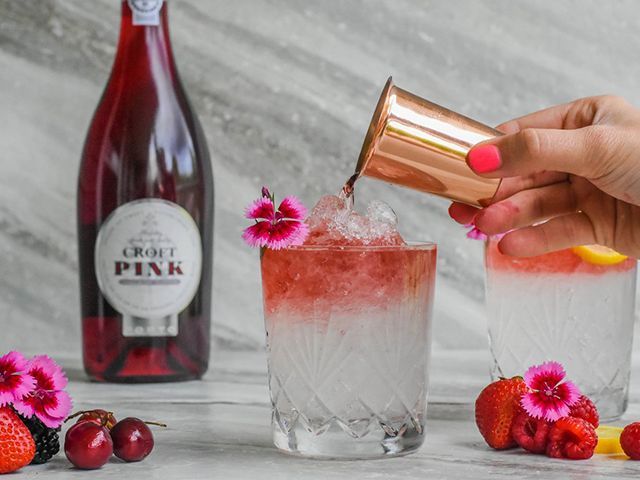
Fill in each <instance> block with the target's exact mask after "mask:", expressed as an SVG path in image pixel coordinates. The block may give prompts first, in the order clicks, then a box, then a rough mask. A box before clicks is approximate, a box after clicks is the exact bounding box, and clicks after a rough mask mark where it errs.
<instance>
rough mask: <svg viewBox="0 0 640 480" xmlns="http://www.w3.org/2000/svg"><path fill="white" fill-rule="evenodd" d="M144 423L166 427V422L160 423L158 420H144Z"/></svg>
mask: <svg viewBox="0 0 640 480" xmlns="http://www.w3.org/2000/svg"><path fill="white" fill-rule="evenodd" d="M144 423H146V424H147V425H155V426H156V427H164V428H167V424H166V423H160V422H147V421H146V420H144Z"/></svg>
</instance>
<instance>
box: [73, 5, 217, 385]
mask: <svg viewBox="0 0 640 480" xmlns="http://www.w3.org/2000/svg"><path fill="white" fill-rule="evenodd" d="M212 235H213V177H212V172H211V164H210V160H209V153H208V150H207V145H206V140H205V137H204V134H203V132H202V128H201V126H200V123H199V122H198V119H197V118H196V116H195V114H194V112H193V110H192V108H191V106H190V104H189V101H188V99H187V96H186V94H185V91H184V89H183V87H182V84H181V82H180V78H179V76H178V71H177V69H176V65H175V62H174V58H173V53H172V50H171V43H170V40H169V28H168V22H167V2H166V1H163V0H144V1H142V0H128V1H123V2H122V23H121V27H120V40H119V44H118V51H117V53H116V58H115V62H114V65H113V69H112V72H111V76H110V78H109V82H108V84H107V86H106V89H105V91H104V94H103V96H102V99H101V100H100V103H99V104H98V107H97V109H96V112H95V115H94V117H93V121H92V122H91V125H90V127H89V132H88V134H87V139H86V143H85V146H84V151H83V154H82V162H81V165H80V175H79V181H78V241H79V260H80V294H81V309H82V338H83V357H84V366H85V369H86V371H87V373H88V374H89V376H90V377H92V378H93V379H96V380H104V381H115V382H153V381H177V380H187V379H193V378H199V377H201V376H202V374H203V373H204V372H205V371H206V369H207V365H208V360H209V330H210V320H211V318H210V317H211V268H212V258H211V257H212V242H213V237H212Z"/></svg>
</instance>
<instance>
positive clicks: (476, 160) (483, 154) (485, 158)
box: [467, 145, 502, 173]
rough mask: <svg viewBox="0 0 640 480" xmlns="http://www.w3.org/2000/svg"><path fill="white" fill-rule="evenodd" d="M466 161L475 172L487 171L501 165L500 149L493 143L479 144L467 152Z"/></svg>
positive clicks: (491, 170)
mask: <svg viewBox="0 0 640 480" xmlns="http://www.w3.org/2000/svg"><path fill="white" fill-rule="evenodd" d="M467 161H468V163H469V166H470V167H471V170H473V171H474V172H476V173H489V172H493V171H495V170H497V169H498V168H500V166H501V165H502V160H500V150H498V147H496V146H495V145H479V146H477V147H474V148H472V149H471V150H470V151H469V153H468V154H467Z"/></svg>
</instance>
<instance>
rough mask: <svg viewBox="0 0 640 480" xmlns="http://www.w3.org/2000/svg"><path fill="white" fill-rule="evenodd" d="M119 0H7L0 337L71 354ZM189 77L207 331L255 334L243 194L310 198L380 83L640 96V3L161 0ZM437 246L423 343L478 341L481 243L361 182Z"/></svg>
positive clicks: (253, 267) (477, 344)
mask: <svg viewBox="0 0 640 480" xmlns="http://www.w3.org/2000/svg"><path fill="white" fill-rule="evenodd" d="M119 6H120V1H119V0H91V1H87V0H0V106H1V108H0V258H1V259H2V261H1V262H0V322H2V325H3V326H5V325H6V326H8V327H9V334H3V335H1V336H0V351H5V350H8V349H10V348H19V349H27V350H35V351H42V352H47V351H52V350H53V349H58V348H60V349H64V350H65V351H68V352H72V353H74V354H76V355H78V354H79V351H80V341H79V333H80V329H79V324H80V321H79V301H78V285H77V260H76V237H75V201H74V198H75V188H76V175H77V173H76V172H77V169H78V162H79V157H80V151H81V148H82V143H83V141H84V136H85V133H86V129H87V126H88V124H89V121H90V118H91V114H92V111H93V109H94V108H95V106H96V104H97V102H98V99H99V96H100V93H101V91H102V88H103V87H104V84H105V82H106V79H107V75H108V72H109V68H110V64H111V61H112V57H113V54H114V50H115V45H116V37H117V31H118V26H119ZM170 16H171V29H172V34H173V44H174V48H175V52H176V58H177V62H178V65H179V68H180V72H181V75H182V78H183V80H184V82H185V84H186V87H187V90H188V92H189V94H190V96H191V99H192V101H193V103H194V106H195V108H196V110H197V111H198V113H199V115H200V117H201V120H202V123H203V125H204V128H205V132H206V134H207V136H208V139H209V144H210V149H211V152H212V158H213V161H214V170H215V177H216V188H217V192H216V237H215V270H214V322H215V327H214V329H213V335H214V338H215V340H216V342H217V345H218V346H219V347H222V348H233V349H258V348H261V347H262V345H263V329H262V316H261V305H260V288H259V278H258V268H257V253H256V252H255V251H252V250H250V249H248V248H246V247H244V245H243V244H242V243H241V242H240V240H239V235H240V231H241V229H242V228H243V226H245V221H244V220H243V219H242V218H241V215H240V213H241V210H242V207H243V206H244V205H245V204H246V203H248V202H249V201H250V200H251V199H252V198H253V197H255V196H256V194H257V193H258V192H259V188H260V186H261V185H262V184H264V183H266V184H269V185H270V186H272V187H273V189H274V190H275V191H276V192H278V193H280V194H283V193H295V194H299V195H300V196H301V197H302V198H303V199H304V201H305V202H306V203H307V204H311V203H312V202H314V201H315V200H316V199H317V197H318V196H319V195H320V194H322V193H326V192H334V191H336V190H337V189H338V188H339V186H340V184H341V182H343V181H344V179H345V178H346V177H347V176H348V175H349V174H350V172H352V170H353V168H354V161H355V159H356V156H357V153H358V151H359V148H360V145H361V142H362V136H363V132H364V130H365V129H366V126H367V124H368V121H369V117H370V115H371V111H372V109H373V106H374V104H375V101H376V100H377V96H378V93H379V90H380V89H381V87H382V85H383V83H384V81H385V80H386V78H387V77H388V76H389V75H390V74H393V75H394V77H395V79H396V81H397V83H398V84H399V85H400V86H403V87H405V88H408V89H410V90H413V91H415V92H417V93H420V94H422V95H425V96H427V97H428V98H429V99H431V100H433V101H436V102H438V103H441V104H443V105H446V106H449V107H452V108H454V109H457V110H459V111H461V112H463V113H466V114H468V115H471V116H474V117H477V118H478V119H480V120H483V121H485V122H487V123H490V124H494V123H498V122H500V121H502V120H504V119H506V118H509V117H512V116H515V115H519V114H523V113H525V112H527V111H531V110H534V109H537V108H540V107H543V106H547V105H550V104H553V103H558V102H563V101H567V100H570V99H572V98H575V97H579V96H584V95H592V94H600V93H606V92H610V93H618V94H620V95H624V96H626V97H627V98H628V99H629V100H631V101H632V102H635V103H640V90H638V88H637V79H638V78H639V77H640V63H639V62H638V61H637V59H638V51H640V36H639V35H638V34H637V32H638V29H639V28H640V15H638V3H637V1H636V0H611V1H607V2H602V1H598V0H544V1H536V2H525V1H512V0H494V1H490V2H489V1H487V2H478V1H474V0H456V1H455V2H454V1H443V0H440V1H435V0H431V1H426V0H425V1H421V2H416V1H415V0H349V1H338V0H336V1H325V2H319V1H317V2H308V1H298V0H269V1H263V0H236V1H225V0H208V1H203V0H171V11H170ZM358 196H359V199H362V200H365V199H366V198H371V197H380V198H382V199H384V200H385V201H387V202H388V203H390V204H391V205H392V206H393V207H394V208H395V209H396V210H398V212H399V215H400V219H401V228H402V230H403V232H404V233H405V235H406V236H407V237H409V238H413V239H426V238H430V239H433V240H435V241H437V242H438V243H439V244H440V247H439V257H440V259H439V260H440V261H439V265H438V270H439V278H438V294H437V301H436V312H435V313H436V314H435V323H434V334H435V342H436V344H437V345H440V346H443V347H447V348H481V347H484V346H485V343H486V335H485V323H484V318H483V314H482V309H481V308H480V305H481V302H482V299H483V289H482V262H481V249H480V245H478V244H477V243H474V242H470V241H467V240H466V239H465V238H464V235H463V232H462V230H461V229H460V227H458V226H457V225H455V224H454V223H453V222H451V220H450V219H449V218H448V216H447V213H446V205H447V202H445V201H442V200H439V199H435V198H430V197H428V196H425V195H420V194H415V193H412V192H408V191H404V190H399V189H394V188H391V187H388V186H386V185H383V184H379V183H376V182H374V181H369V182H367V181H363V183H362V185H361V186H359V193H358Z"/></svg>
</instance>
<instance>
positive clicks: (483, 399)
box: [476, 377, 527, 450]
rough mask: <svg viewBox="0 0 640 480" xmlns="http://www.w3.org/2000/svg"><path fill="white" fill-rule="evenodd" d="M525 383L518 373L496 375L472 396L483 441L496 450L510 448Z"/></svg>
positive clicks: (514, 443) (520, 408)
mask: <svg viewBox="0 0 640 480" xmlns="http://www.w3.org/2000/svg"><path fill="white" fill-rule="evenodd" d="M526 391H527V386H526V385H525V383H524V380H523V379H522V377H513V378H510V379H506V378H503V379H500V380H497V381H495V382H493V383H490V384H489V385H487V386H486V387H485V388H484V390H482V392H480V395H478V398H477V399H476V425H478V430H480V434H481V435H482V437H483V438H484V440H485V441H486V442H487V444H488V445H489V446H490V447H492V448H495V449H497V450H503V449H506V448H512V447H515V446H516V442H515V441H514V439H513V436H512V435H511V428H512V426H513V420H514V419H515V416H516V415H517V414H518V413H520V412H521V411H522V407H521V406H520V399H521V398H522V395H523V394H524V393H526Z"/></svg>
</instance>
